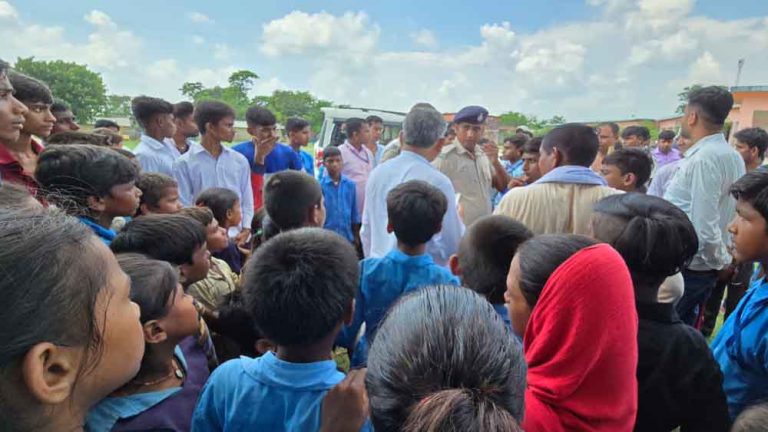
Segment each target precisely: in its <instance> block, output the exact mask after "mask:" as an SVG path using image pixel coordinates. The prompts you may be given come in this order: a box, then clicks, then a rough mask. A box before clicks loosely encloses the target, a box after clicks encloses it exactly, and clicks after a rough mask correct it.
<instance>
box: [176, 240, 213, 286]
mask: <svg viewBox="0 0 768 432" xmlns="http://www.w3.org/2000/svg"><path fill="white" fill-rule="evenodd" d="M179 268H180V269H181V274H182V276H183V278H184V282H183V285H184V286H190V285H192V284H193V283H195V282H198V281H201V280H203V279H205V278H206V277H208V270H210V269H211V253H210V252H208V245H207V244H206V243H205V242H204V243H203V244H202V245H200V246H199V247H198V248H197V249H195V252H194V253H193V254H192V263H191V264H189V263H186V264H182V265H181V266H179Z"/></svg>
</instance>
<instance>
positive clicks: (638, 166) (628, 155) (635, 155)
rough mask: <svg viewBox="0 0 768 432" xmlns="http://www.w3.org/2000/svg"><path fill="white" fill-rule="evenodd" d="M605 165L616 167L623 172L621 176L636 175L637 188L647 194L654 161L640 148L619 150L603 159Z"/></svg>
mask: <svg viewBox="0 0 768 432" xmlns="http://www.w3.org/2000/svg"><path fill="white" fill-rule="evenodd" d="M603 165H613V166H615V167H616V168H618V169H619V171H621V175H624V174H627V173H631V174H634V175H635V177H636V178H637V180H636V181H635V188H636V189H638V191H641V192H645V184H646V183H648V180H649V179H650V178H651V171H653V159H651V156H649V155H648V153H646V152H645V151H643V150H641V149H639V148H621V149H618V150H616V151H614V152H613V153H611V154H609V155H607V156H606V157H605V159H603Z"/></svg>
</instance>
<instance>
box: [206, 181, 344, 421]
mask: <svg viewBox="0 0 768 432" xmlns="http://www.w3.org/2000/svg"><path fill="white" fill-rule="evenodd" d="M303 175H306V174H303ZM297 263H298V264H300V265H296V264H297ZM357 282H358V266H357V256H356V254H355V251H354V249H353V248H352V246H351V245H350V244H349V243H347V242H346V241H345V240H344V239H342V238H340V237H339V236H337V235H336V234H333V233H331V232H329V231H326V230H321V229H300V230H294V231H290V232H286V233H282V234H280V235H278V236H276V237H274V238H273V239H272V240H270V241H268V242H267V243H264V244H263V245H262V246H261V247H260V248H259V249H257V250H256V252H255V255H254V257H253V259H251V260H250V261H248V264H247V265H246V273H245V277H244V285H243V288H242V290H243V297H244V299H245V305H246V309H247V310H248V311H249V312H250V314H251V315H252V316H253V318H254V322H255V323H256V327H257V328H258V329H259V331H260V332H261V333H262V334H263V335H264V337H265V338H267V339H269V340H270V341H271V342H273V343H274V344H276V345H277V349H276V350H275V351H274V352H271V351H270V352H267V353H265V354H264V355H263V356H261V357H258V358H253V359H252V358H247V357H240V358H238V359H234V360H230V361H228V362H226V363H224V364H223V365H221V366H220V367H219V368H218V369H216V371H214V373H213V374H212V375H211V377H210V379H209V380H208V383H207V384H206V386H205V388H204V389H203V392H202V394H201V395H200V399H199V401H198V405H197V408H196V410H195V413H194V416H193V418H192V430H193V431H208V430H265V431H266V430H274V431H281V430H285V431H289V430H290V431H294V430H295V431H316V430H319V429H320V413H321V408H322V405H323V398H324V397H325V394H326V393H327V392H328V390H330V389H331V388H332V387H333V386H335V385H336V384H338V383H339V382H341V381H342V380H343V379H344V374H342V373H341V372H339V371H338V370H337V369H336V362H334V361H333V360H332V359H331V349H332V347H333V341H334V340H335V338H336V335H337V334H338V332H339V328H340V327H341V326H342V325H343V324H344V323H348V322H350V321H351V319H352V311H353V308H354V307H353V305H354V298H355V294H356V292H357Z"/></svg>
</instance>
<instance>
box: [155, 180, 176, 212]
mask: <svg viewBox="0 0 768 432" xmlns="http://www.w3.org/2000/svg"><path fill="white" fill-rule="evenodd" d="M182 208H184V205H183V204H182V203H181V200H180V199H179V188H178V187H169V188H166V189H165V191H164V192H163V197H162V198H160V201H158V202H157V207H156V208H154V209H152V210H151V211H152V213H162V214H173V213H178V212H180V211H181V209H182Z"/></svg>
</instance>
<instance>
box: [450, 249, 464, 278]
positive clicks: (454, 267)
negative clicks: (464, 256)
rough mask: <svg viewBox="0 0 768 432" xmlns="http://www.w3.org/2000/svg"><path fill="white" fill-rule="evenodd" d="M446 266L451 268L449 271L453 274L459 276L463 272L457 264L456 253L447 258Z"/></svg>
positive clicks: (457, 257)
mask: <svg viewBox="0 0 768 432" xmlns="http://www.w3.org/2000/svg"><path fill="white" fill-rule="evenodd" d="M448 268H450V269H451V273H453V275H454V276H458V277H461V275H462V274H463V273H464V272H463V271H462V270H461V267H460V266H459V256H458V255H456V254H453V255H451V257H450V258H448Z"/></svg>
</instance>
